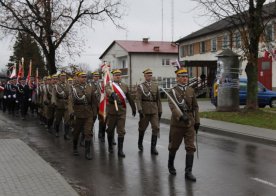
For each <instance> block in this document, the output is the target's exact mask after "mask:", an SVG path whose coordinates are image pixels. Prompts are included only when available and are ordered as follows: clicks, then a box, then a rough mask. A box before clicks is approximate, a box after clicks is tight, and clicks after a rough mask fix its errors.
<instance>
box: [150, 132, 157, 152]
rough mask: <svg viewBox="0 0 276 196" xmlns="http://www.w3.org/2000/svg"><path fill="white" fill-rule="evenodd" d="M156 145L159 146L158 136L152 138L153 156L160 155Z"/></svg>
mask: <svg viewBox="0 0 276 196" xmlns="http://www.w3.org/2000/svg"><path fill="white" fill-rule="evenodd" d="M156 144H157V135H152V136H151V154H153V155H158V151H157V150H156Z"/></svg>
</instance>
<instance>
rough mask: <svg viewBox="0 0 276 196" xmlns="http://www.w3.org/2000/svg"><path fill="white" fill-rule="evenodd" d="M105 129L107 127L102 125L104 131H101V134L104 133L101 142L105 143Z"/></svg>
mask: <svg viewBox="0 0 276 196" xmlns="http://www.w3.org/2000/svg"><path fill="white" fill-rule="evenodd" d="M105 128H106V126H105V125H102V129H101V132H102V137H101V142H105Z"/></svg>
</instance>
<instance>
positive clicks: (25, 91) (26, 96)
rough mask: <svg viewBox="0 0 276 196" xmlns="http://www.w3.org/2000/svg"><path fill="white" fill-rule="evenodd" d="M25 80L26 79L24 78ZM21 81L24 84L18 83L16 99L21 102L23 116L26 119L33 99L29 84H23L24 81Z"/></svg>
mask: <svg viewBox="0 0 276 196" xmlns="http://www.w3.org/2000/svg"><path fill="white" fill-rule="evenodd" d="M23 80H25V79H24V78H23ZM21 82H22V84H18V85H17V92H16V101H17V102H18V104H19V108H20V112H21V118H22V119H23V120H25V118H26V115H27V112H28V106H29V103H30V101H31V96H30V88H29V86H28V85H27V84H23V81H21Z"/></svg>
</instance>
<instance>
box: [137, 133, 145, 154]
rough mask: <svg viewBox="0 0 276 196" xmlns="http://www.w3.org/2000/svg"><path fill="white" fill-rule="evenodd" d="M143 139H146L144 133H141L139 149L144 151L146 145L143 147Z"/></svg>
mask: <svg viewBox="0 0 276 196" xmlns="http://www.w3.org/2000/svg"><path fill="white" fill-rule="evenodd" d="M143 139H144V133H139V139H138V149H139V150H140V151H143V150H144V147H143Z"/></svg>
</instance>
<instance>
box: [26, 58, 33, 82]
mask: <svg viewBox="0 0 276 196" xmlns="http://www.w3.org/2000/svg"><path fill="white" fill-rule="evenodd" d="M31 76H32V60H30V65H29V71H28V76H27V81H26V82H27V83H28V85H29V86H31Z"/></svg>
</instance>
